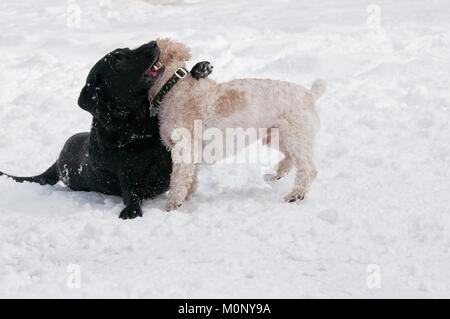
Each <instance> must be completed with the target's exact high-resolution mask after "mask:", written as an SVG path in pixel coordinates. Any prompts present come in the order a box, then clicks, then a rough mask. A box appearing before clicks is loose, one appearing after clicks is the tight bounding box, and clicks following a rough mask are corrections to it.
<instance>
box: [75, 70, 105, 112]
mask: <svg viewBox="0 0 450 319" xmlns="http://www.w3.org/2000/svg"><path fill="white" fill-rule="evenodd" d="M99 82H100V78H99V76H98V75H89V77H88V79H87V80H86V85H85V86H84V87H83V89H82V90H81V93H80V97H79V98H78V105H79V106H80V107H81V108H82V109H83V110H85V111H88V112H89V113H91V114H92V115H94V113H93V112H94V111H95V109H96V107H97V106H98V105H99V103H100V101H99V94H98V91H99V85H100V83H99Z"/></svg>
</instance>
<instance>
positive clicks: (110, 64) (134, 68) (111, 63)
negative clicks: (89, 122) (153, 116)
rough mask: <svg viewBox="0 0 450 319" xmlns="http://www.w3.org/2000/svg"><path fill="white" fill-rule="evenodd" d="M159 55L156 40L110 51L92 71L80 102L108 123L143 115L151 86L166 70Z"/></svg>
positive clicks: (83, 106) (87, 109) (97, 117)
mask: <svg viewBox="0 0 450 319" xmlns="http://www.w3.org/2000/svg"><path fill="white" fill-rule="evenodd" d="M159 56H160V50H159V48H158V46H157V44H156V41H152V42H150V43H147V44H145V45H143V46H141V47H139V48H137V49H134V50H130V49H128V48H126V49H116V50H114V51H112V52H111V53H108V54H107V55H106V56H105V57H103V58H102V59H101V60H100V61H98V62H97V63H96V64H95V65H94V67H93V68H92V69H91V71H90V72H89V75H88V77H87V80H86V85H85V86H84V88H83V90H82V91H81V94H80V97H79V99H78V105H79V106H80V107H81V108H82V109H84V110H86V111H88V112H90V113H91V114H92V115H93V116H94V117H95V118H96V119H97V120H99V121H101V122H107V123H109V122H110V121H111V120H114V119H116V120H121V119H125V118H127V117H128V116H130V115H136V114H140V115H142V112H144V111H145V107H148V101H147V93H148V90H149V89H150V87H151V86H152V85H153V84H154V83H156V82H157V81H158V80H159V79H160V78H161V76H162V75H163V73H164V67H163V66H161V64H160V63H159V62H158V59H159ZM107 123H105V124H107Z"/></svg>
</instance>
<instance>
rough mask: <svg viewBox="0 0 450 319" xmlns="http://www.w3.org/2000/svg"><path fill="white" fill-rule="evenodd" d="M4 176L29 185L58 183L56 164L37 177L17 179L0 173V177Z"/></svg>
mask: <svg viewBox="0 0 450 319" xmlns="http://www.w3.org/2000/svg"><path fill="white" fill-rule="evenodd" d="M2 175H5V176H7V177H9V178H12V179H13V180H15V181H16V182H18V183H23V182H30V183H38V184H41V185H55V184H56V183H58V181H59V176H58V169H57V167H56V163H55V164H53V165H52V166H51V167H50V168H49V169H48V170H46V171H45V172H44V173H42V174H41V175H38V176H33V177H17V176H11V175H8V174H5V173H2V172H0V176H2Z"/></svg>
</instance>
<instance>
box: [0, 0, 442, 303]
mask: <svg viewBox="0 0 450 319" xmlns="http://www.w3.org/2000/svg"><path fill="white" fill-rule="evenodd" d="M0 28H1V30H2V32H1V33H0V53H1V57H2V58H1V59H0V124H1V125H0V170H1V171H4V172H7V173H10V174H15V175H28V176H29V175H35V174H38V173H41V172H43V171H44V170H45V169H47V168H48V167H49V166H50V165H51V164H52V163H53V162H54V161H55V159H56V158H57V157H58V154H59V151H60V150H61V148H62V146H63V144H64V142H65V141H66V139H67V138H68V137H70V136H71V135H72V134H74V133H77V132H80V131H87V130H89V128H90V122H91V117H90V115H89V114H88V113H87V112H84V111H82V110H81V109H80V108H78V106H77V105H76V101H77V98H78V94H79V92H80V90H81V88H82V86H83V85H84V81H85V78H86V76H87V73H88V71H89V70H90V68H91V66H92V65H93V64H94V63H95V62H96V61H97V60H98V59H99V58H100V57H101V56H103V55H104V54H106V53H107V52H109V51H111V50H113V49H115V48H117V47H136V46H138V45H140V44H142V43H144V42H146V41H149V40H152V39H155V38H156V37H172V38H174V39H177V40H180V41H183V42H184V43H186V44H187V45H189V46H190V47H192V52H193V59H192V64H191V65H190V66H192V65H193V64H194V63H195V62H197V61H200V60H210V61H212V62H213V63H214V65H215V68H214V73H213V74H212V75H211V76H212V78H213V79H215V80H217V81H226V80H230V79H233V78H237V77H260V78H272V79H280V80H287V81H292V82H295V83H299V84H302V85H305V86H309V85H311V83H312V81H313V80H314V79H315V78H317V77H321V78H324V79H326V81H327V84H328V89H327V92H326V93H325V95H324V97H323V98H322V99H321V100H320V101H319V103H318V105H317V108H318V113H319V115H320V117H321V131H320V133H319V135H318V137H317V145H316V153H315V158H316V163H317V167H318V171H319V175H318V178H317V179H316V181H315V182H314V184H313V187H312V191H311V192H310V193H309V196H308V197H307V198H306V199H305V200H304V201H303V202H301V203H300V204H288V203H284V202H283V201H282V196H283V195H285V194H286V193H287V192H288V191H289V190H290V188H291V187H292V185H293V178H294V174H293V173H291V174H290V175H289V176H288V177H286V178H285V179H282V180H280V181H278V182H275V183H270V184H268V183H266V182H264V180H263V174H264V173H266V172H267V171H269V168H268V166H267V165H262V166H261V165H255V164H226V163H222V164H217V165H214V166H205V167H202V169H201V172H200V188H199V191H198V193H197V194H196V195H195V196H194V197H193V198H192V200H190V201H189V202H187V203H185V204H184V205H183V206H182V207H181V208H180V209H179V210H177V211H175V212H171V213H167V212H165V209H164V207H165V200H166V195H162V196H160V197H159V198H157V199H155V200H152V201H147V202H145V204H144V206H143V210H144V217H143V218H137V219H135V220H131V221H122V220H119V219H118V215H119V212H120V211H121V210H122V208H123V207H124V206H123V204H122V202H121V199H120V198H118V197H112V196H105V195H101V194H97V193H83V192H73V191H70V190H69V189H68V188H66V187H64V186H63V185H62V184H58V185H56V186H55V187H50V186H40V185H33V184H29V183H24V184H18V183H15V182H13V181H12V180H10V179H7V178H6V177H0V297H42V298H46V297H58V298H61V297H83V298H89V297H119V298H122V297H124V298H127V297H161V298H162V297H168V298H172V297H180V298H185V297H205V298H206V297H210V298H216V297H223V298H228V297H256V298H260V297H265V298H275V297H276V298H278V297H286V298H311V297H331V298H337V297H343V298H350V297H373V298H379V297H419V298H429V297H447V298H449V297H450V251H449V249H450V248H449V247H450V196H449V190H450V176H449V163H450V146H449V141H450V128H449V127H450V126H449V118H450V116H449V112H450V110H449V109H450V89H449V88H450V83H449V81H450V76H449V70H450V59H449V53H450V3H449V2H448V1H446V0H428V1H424V0H420V1H419V0H400V1H387V0H377V1H376V4H375V5H371V2H369V1H362V0H361V1H357V0H342V1H330V0H317V1H293V0H292V1H288V0H286V1H282V0H271V1H256V0H248V1H237V0H226V1H225V0H223V1H181V2H180V1H162V2H161V1H138V0H134V1H131V0H130V1H125V0H121V1H119V0H117V1H87V0H86V1H82V0H69V1H56V0H53V1H50V0H42V1H31V0H23V1H13V0H2V1H1V3H0ZM274 107H276V105H274ZM70 265H76V266H75V269H77V267H78V266H79V269H80V274H81V277H80V278H81V287H80V288H73V286H71V285H70V284H69V285H68V281H71V279H72V277H71V275H74V273H73V272H71V271H72V270H73V269H74V268H73V266H70ZM68 271H69V272H68ZM76 278H78V277H76ZM71 287H72V288H71Z"/></svg>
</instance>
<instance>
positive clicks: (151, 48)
mask: <svg viewBox="0 0 450 319" xmlns="http://www.w3.org/2000/svg"><path fill="white" fill-rule="evenodd" d="M139 49H142V50H143V51H144V52H145V53H148V54H153V53H154V52H155V50H157V49H158V44H157V43H156V41H151V42H149V43H147V44H144V45H143V46H141V47H140V48H139Z"/></svg>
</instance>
